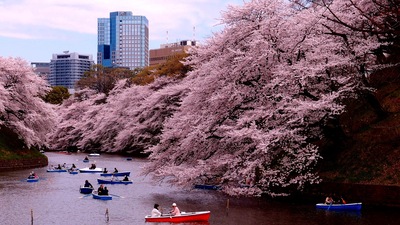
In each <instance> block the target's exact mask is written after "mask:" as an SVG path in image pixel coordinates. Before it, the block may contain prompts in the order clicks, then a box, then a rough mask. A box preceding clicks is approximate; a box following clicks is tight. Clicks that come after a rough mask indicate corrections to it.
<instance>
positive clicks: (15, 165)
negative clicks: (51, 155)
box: [0, 157, 49, 171]
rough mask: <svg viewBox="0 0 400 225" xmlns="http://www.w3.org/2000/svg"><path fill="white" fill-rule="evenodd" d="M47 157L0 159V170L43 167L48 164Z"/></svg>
mask: <svg viewBox="0 0 400 225" xmlns="http://www.w3.org/2000/svg"><path fill="white" fill-rule="evenodd" d="M48 163H49V162H48V159H47V157H38V158H31V159H17V160H0V171H10V170H21V169H29V168H37V167H44V166H47V165H48Z"/></svg>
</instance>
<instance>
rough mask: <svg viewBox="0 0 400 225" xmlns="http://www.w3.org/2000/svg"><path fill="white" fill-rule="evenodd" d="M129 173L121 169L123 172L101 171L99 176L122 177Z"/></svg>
mask: <svg viewBox="0 0 400 225" xmlns="http://www.w3.org/2000/svg"><path fill="white" fill-rule="evenodd" d="M130 174H131V172H129V171H123V172H118V173H102V174H100V176H103V177H111V176H114V177H124V176H129V175H130Z"/></svg>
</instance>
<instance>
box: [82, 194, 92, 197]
mask: <svg viewBox="0 0 400 225" xmlns="http://www.w3.org/2000/svg"><path fill="white" fill-rule="evenodd" d="M91 195H92V194H87V195H84V196H81V197H79V198H86V197H88V196H91Z"/></svg>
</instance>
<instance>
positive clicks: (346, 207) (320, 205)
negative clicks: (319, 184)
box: [315, 202, 362, 211]
mask: <svg viewBox="0 0 400 225" xmlns="http://www.w3.org/2000/svg"><path fill="white" fill-rule="evenodd" d="M361 206H362V203H361V202H359V203H348V204H330V205H329V204H324V203H318V204H316V205H315V207H316V208H317V209H324V210H343V211H345V210H348V211H356V210H361Z"/></svg>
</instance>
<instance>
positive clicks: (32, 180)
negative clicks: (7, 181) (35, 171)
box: [26, 177, 39, 182]
mask: <svg viewBox="0 0 400 225" xmlns="http://www.w3.org/2000/svg"><path fill="white" fill-rule="evenodd" d="M38 181H39V177H35V178H28V179H26V182H38Z"/></svg>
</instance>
